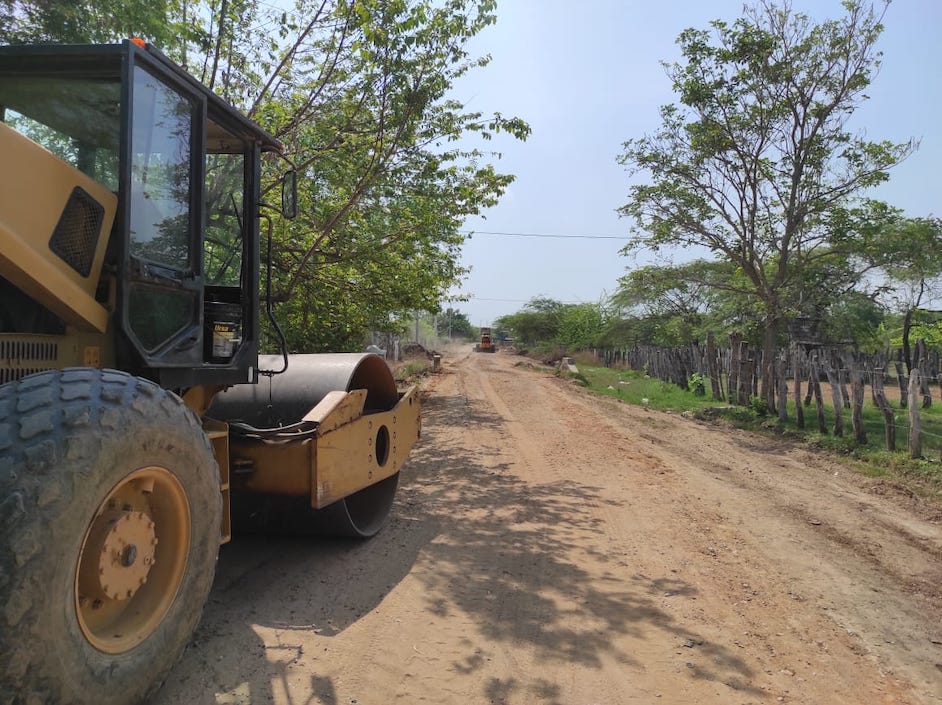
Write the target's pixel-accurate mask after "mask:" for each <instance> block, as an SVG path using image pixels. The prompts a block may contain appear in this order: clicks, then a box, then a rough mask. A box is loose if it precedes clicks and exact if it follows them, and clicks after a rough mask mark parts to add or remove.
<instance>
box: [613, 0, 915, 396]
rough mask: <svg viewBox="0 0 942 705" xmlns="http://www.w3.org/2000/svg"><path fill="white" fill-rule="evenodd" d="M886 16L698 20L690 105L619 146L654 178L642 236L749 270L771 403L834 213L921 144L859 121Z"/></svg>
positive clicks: (681, 90) (853, 11) (636, 200)
mask: <svg viewBox="0 0 942 705" xmlns="http://www.w3.org/2000/svg"><path fill="white" fill-rule="evenodd" d="M883 8H884V11H885V5H883ZM882 16H883V15H882V12H881V13H879V14H878V13H877V12H875V11H874V8H873V7H872V6H869V7H867V6H865V5H864V4H863V3H862V2H857V1H849V2H846V3H845V14H844V15H843V16H842V17H840V18H839V19H836V20H827V21H824V22H822V23H820V24H814V23H812V21H811V20H810V19H809V18H808V17H807V16H806V15H803V14H800V13H796V12H793V11H792V9H791V7H790V6H789V5H788V4H784V5H782V6H777V5H775V4H774V3H773V2H772V1H771V0H762V1H760V2H759V3H758V4H756V5H753V6H748V7H746V8H745V10H744V15H743V17H741V18H740V19H738V20H736V21H735V22H734V23H732V24H728V23H726V22H722V21H714V22H712V23H711V30H709V31H705V30H697V29H688V30H685V31H684V32H683V33H682V34H681V35H680V37H679V39H678V43H679V45H680V48H681V52H682V54H683V57H684V58H683V62H682V63H675V64H671V65H668V66H667V67H666V68H667V70H668V74H669V76H670V77H671V79H672V81H673V87H674V91H675V93H676V94H677V95H678V98H679V104H674V105H668V106H665V107H663V108H662V109H661V119H662V125H661V128H660V129H659V130H658V131H657V132H656V133H655V134H653V135H648V136H644V137H641V138H638V139H632V140H629V141H627V142H626V143H625V145H624V152H623V154H622V155H621V157H620V161H621V163H623V164H625V165H626V166H628V167H629V168H630V170H632V171H633V172H645V173H646V174H647V175H648V177H649V179H650V182H649V183H646V184H640V185H635V186H632V187H631V189H630V194H629V201H628V203H627V204H626V205H624V206H623V207H622V208H621V213H622V214H624V215H626V216H630V217H633V218H634V219H635V222H636V224H637V226H638V231H637V232H635V234H634V237H633V243H631V244H629V248H638V247H644V248H651V249H655V250H656V249H658V248H661V247H665V246H667V247H678V246H679V247H706V248H707V249H709V250H710V251H711V252H712V253H714V254H715V255H716V256H717V257H719V258H720V259H722V260H724V261H726V262H728V263H729V264H731V265H733V266H734V267H735V268H736V270H737V271H738V272H741V274H742V277H743V278H744V281H746V282H748V291H749V295H750V296H751V297H752V299H753V300H754V301H755V303H756V305H757V307H758V308H759V311H760V316H761V322H762V326H763V329H764V335H763V349H764V352H765V360H766V364H767V365H766V369H765V370H764V371H763V372H764V373H763V388H762V398H763V399H764V400H766V402H767V403H768V404H769V406H770V407H771V406H772V405H773V401H774V393H775V392H774V390H775V384H774V370H773V362H774V355H773V352H774V350H775V347H776V345H777V343H778V339H779V336H780V334H781V332H782V330H783V326H784V322H785V320H786V318H787V312H788V308H789V303H790V301H792V300H793V297H794V291H795V286H796V283H797V281H798V275H799V274H800V272H801V270H802V263H803V262H805V261H806V260H807V259H808V258H809V257H811V256H813V255H814V254H815V253H816V252H818V251H819V250H820V249H821V248H826V247H828V246H830V245H832V244H833V242H832V241H833V239H834V236H835V232H834V230H833V229H832V228H831V227H829V225H830V215H831V214H832V213H833V212H834V211H835V210H837V209H844V210H845V211H846V210H847V209H848V208H849V207H850V206H851V205H852V199H854V198H855V197H857V196H858V195H859V194H860V193H861V192H862V191H863V190H865V189H867V188H869V187H872V186H875V185H877V184H879V183H881V182H883V181H885V180H886V179H887V178H888V174H887V170H888V169H889V168H891V167H892V166H894V165H895V164H897V163H899V162H900V161H901V160H902V159H904V158H905V157H906V156H907V155H908V154H909V153H910V152H911V151H912V149H914V147H915V145H914V143H913V142H912V141H909V142H903V143H892V142H887V141H882V142H874V141H869V140H867V139H866V138H865V137H864V136H862V135H859V134H854V133H852V132H851V131H850V129H849V126H848V121H849V118H850V117H851V115H852V114H853V113H854V111H855V110H856V109H857V108H858V107H859V106H860V104H861V103H862V101H864V100H865V99H866V95H865V90H866V88H867V86H868V85H869V83H870V80H871V76H872V74H873V72H874V70H875V69H876V68H877V67H878V65H879V53H878V52H877V50H876V42H877V39H878V37H879V35H880V32H881V30H882V24H881V21H882ZM839 234H840V233H837V235H839Z"/></svg>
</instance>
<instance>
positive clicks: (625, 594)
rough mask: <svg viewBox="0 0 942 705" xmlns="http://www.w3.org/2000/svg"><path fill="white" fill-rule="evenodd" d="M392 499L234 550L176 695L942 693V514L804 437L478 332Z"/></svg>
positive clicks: (705, 699)
mask: <svg viewBox="0 0 942 705" xmlns="http://www.w3.org/2000/svg"><path fill="white" fill-rule="evenodd" d="M394 512H395V515H394V518H393V519H392V521H391V523H390V524H389V526H387V527H386V529H384V531H383V532H382V533H381V534H380V535H379V536H377V537H376V538H375V539H373V540H371V541H368V542H366V543H348V542H340V541H332V542H331V541H319V542H301V541H285V540H283V539H277V540H276V539H272V540H271V541H265V540H242V541H239V542H236V543H233V544H231V545H229V546H226V547H224V549H223V552H222V555H221V558H220V562H219V571H218V578H217V581H216V585H215V587H214V589H213V593H212V596H211V602H210V604H209V606H208V607H207V610H206V613H205V615H204V619H203V623H202V625H201V626H200V628H199V631H198V634H197V637H196V640H195V643H194V644H193V645H191V646H190V647H189V649H188V650H187V652H186V654H185V656H184V659H183V661H182V662H181V663H180V664H179V666H178V667H177V668H176V669H175V670H174V672H173V673H172V674H171V676H170V679H169V680H168V682H167V683H166V685H165V686H164V688H163V689H162V690H161V691H160V692H159V693H158V695H157V697H156V698H155V699H154V700H153V703H154V705H198V704H203V703H205V704H209V703H219V704H224V703H252V704H253V705H257V704H260V703H269V702H273V703H279V704H285V705H287V704H291V705H314V704H323V705H347V704H354V705H384V704H386V703H394V702H402V703H410V704H412V703H456V704H458V703H461V704H465V703H470V704H473V703H512V704H528V703H545V704H550V703H552V704H559V705H596V704H598V705H602V704H605V705H610V704H611V705H621V704H623V703H665V704H668V703H670V704H673V703H699V704H703V703H723V704H727V703H730V704H738V703H779V702H784V703H808V704H809V705H811V704H815V705H827V704H842V703H846V704H848V705H858V704H862V703H868V704H869V703H881V704H889V703H907V704H909V705H919V704H929V705H932V704H935V703H942V514H940V513H935V514H934V513H933V512H932V510H931V509H928V508H926V507H924V506H922V505H921V504H920V503H919V502H918V500H916V499H915V498H914V497H912V496H910V495H907V494H906V493H904V492H902V491H900V490H898V489H895V488H894V487H893V486H891V485H889V484H887V483H885V482H881V481H877V480H868V479H865V478H860V477H858V476H855V475H852V474H851V473H849V472H847V471H846V470H845V469H844V468H842V467H841V466H839V465H837V464H835V463H833V462H831V461H828V460H822V459H819V458H816V457H814V456H812V455H810V454H809V453H807V452H805V451H803V450H800V449H795V448H792V447H790V446H789V445H786V444H782V443H779V442H777V441H769V440H766V439H761V438H758V437H755V436H751V435H749V434H746V433H742V432H738V431H719V430H716V429H715V428H711V427H709V426H706V425H703V424H700V423H698V422H696V421H693V420H688V419H684V418H681V417H679V416H677V415H670V414H663V413H658V412H649V411H646V410H644V409H639V408H632V407H627V406H624V405H618V404H616V403H614V402H610V401H608V400H601V399H599V398H597V397H593V396H591V395H589V394H587V393H586V392H584V391H583V390H581V389H579V388H577V387H574V386H573V385H571V384H569V383H567V382H565V381H563V380H559V379H556V378H554V377H552V376H551V375H547V374H545V373H541V372H539V371H535V370H532V369H527V367H526V365H525V364H521V359H520V358H516V357H512V356H510V355H505V354H501V353H499V354H496V355H483V354H474V353H470V352H463V353H462V354H461V355H458V356H455V357H452V358H450V359H446V360H445V366H444V373H443V374H441V375H437V376H435V377H434V378H433V379H432V381H431V382H430V383H429V384H428V398H427V399H426V401H425V405H424V430H423V440H422V442H421V445H420V446H419V447H418V448H417V449H416V451H415V453H414V456H413V460H412V461H410V463H409V465H408V466H407V467H406V469H405V470H404V471H403V480H402V485H401V490H400V496H399V501H398V503H397V506H396V508H395V509H394Z"/></svg>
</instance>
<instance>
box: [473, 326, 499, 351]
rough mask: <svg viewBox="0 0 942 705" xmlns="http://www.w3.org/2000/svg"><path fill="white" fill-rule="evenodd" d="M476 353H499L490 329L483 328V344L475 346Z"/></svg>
mask: <svg viewBox="0 0 942 705" xmlns="http://www.w3.org/2000/svg"><path fill="white" fill-rule="evenodd" d="M474 351H475V352H486V353H492V352H497V346H496V345H494V341H493V339H492V338H491V329H490V328H488V327H486V326H482V327H481V342H480V343H478V344H477V345H475V346H474Z"/></svg>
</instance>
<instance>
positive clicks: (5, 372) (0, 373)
mask: <svg viewBox="0 0 942 705" xmlns="http://www.w3.org/2000/svg"><path fill="white" fill-rule="evenodd" d="M52 369H55V368H53V367H17V368H16V369H4V368H2V367H0V384H6V383H7V382H15V381H16V380H18V379H23V378H24V377H26V376H27V375H31V374H34V373H36V372H45V371H46V370H52Z"/></svg>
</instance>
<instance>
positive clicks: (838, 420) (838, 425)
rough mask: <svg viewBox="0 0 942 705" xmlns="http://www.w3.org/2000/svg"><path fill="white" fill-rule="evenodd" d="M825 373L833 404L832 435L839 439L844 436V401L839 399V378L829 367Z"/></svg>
mask: <svg viewBox="0 0 942 705" xmlns="http://www.w3.org/2000/svg"><path fill="white" fill-rule="evenodd" d="M825 372H826V374H827V376H828V384H829V385H830V386H831V403H833V404H834V435H835V436H838V437H841V436H843V435H844V400H843V399H842V398H841V382H840V377H839V376H838V373H836V372H835V371H834V368H833V367H831V366H830V365H828V367H827V369H826V370H825Z"/></svg>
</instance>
